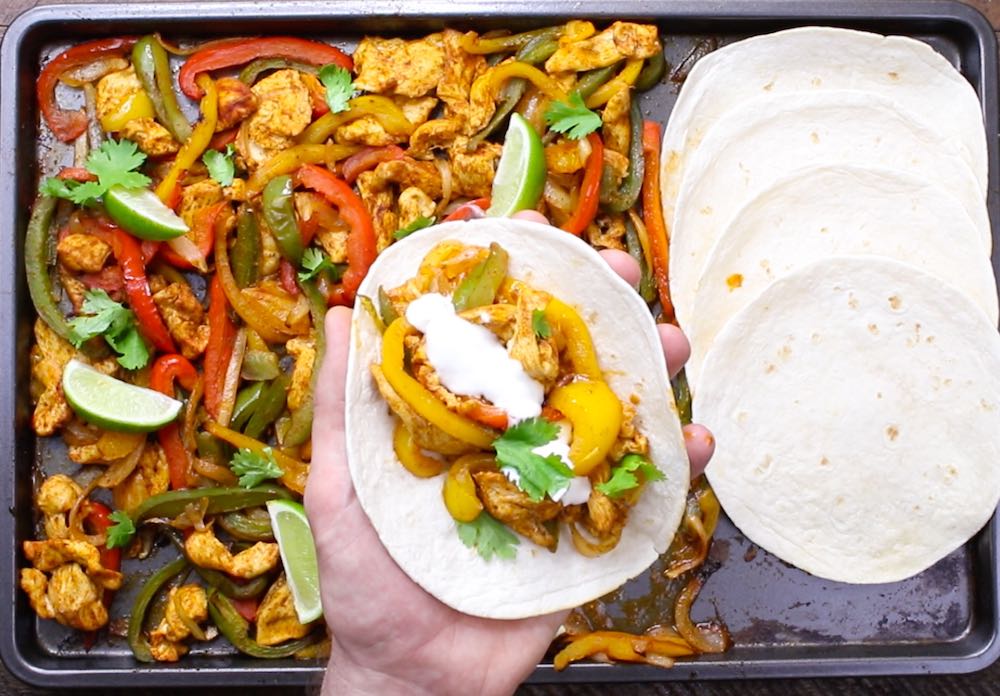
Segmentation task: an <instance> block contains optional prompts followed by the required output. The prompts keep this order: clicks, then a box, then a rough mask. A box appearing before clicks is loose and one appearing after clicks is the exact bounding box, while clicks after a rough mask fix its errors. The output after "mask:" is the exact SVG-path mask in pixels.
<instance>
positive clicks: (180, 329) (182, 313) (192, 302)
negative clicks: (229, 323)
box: [153, 283, 208, 360]
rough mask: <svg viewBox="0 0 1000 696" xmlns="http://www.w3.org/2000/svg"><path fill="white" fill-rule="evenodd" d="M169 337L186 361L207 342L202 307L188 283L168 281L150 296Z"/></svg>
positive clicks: (200, 352)
mask: <svg viewBox="0 0 1000 696" xmlns="http://www.w3.org/2000/svg"><path fill="white" fill-rule="evenodd" d="M153 302H155V303H156V306H157V308H158V309H159V310H160V314H161V315H163V320H164V321H165V322H166V324H167V329H168V330H169V331H170V335H171V337H172V338H173V339H174V340H175V341H176V342H177V344H178V345H179V346H180V351H181V355H183V356H184V357H185V358H188V359H189V360H190V359H192V358H196V357H198V356H199V355H201V354H202V353H203V352H204V351H205V347H206V346H207V345H208V324H206V323H205V321H204V319H205V309H204V308H203V307H202V306H201V303H200V302H199V301H198V298H197V297H195V296H194V292H192V290H191V286H189V285H188V284H187V283H171V284H170V285H168V286H167V287H165V288H163V289H162V290H160V291H159V292H157V293H156V294H155V295H153Z"/></svg>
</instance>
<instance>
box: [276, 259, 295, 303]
mask: <svg viewBox="0 0 1000 696" xmlns="http://www.w3.org/2000/svg"><path fill="white" fill-rule="evenodd" d="M295 273H296V271H295V266H293V265H292V264H291V263H289V262H288V260H286V259H281V264H280V265H279V266H278V279H279V280H280V281H281V287H282V288H284V290H285V292H287V293H288V294H289V295H292V296H293V297H294V296H295V295H298V294H299V284H298V282H297V280H298V278H297V276H296V275H295Z"/></svg>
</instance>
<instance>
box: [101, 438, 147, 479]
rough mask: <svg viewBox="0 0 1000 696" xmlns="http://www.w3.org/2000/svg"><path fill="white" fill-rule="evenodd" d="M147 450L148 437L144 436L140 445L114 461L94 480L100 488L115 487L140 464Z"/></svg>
mask: <svg viewBox="0 0 1000 696" xmlns="http://www.w3.org/2000/svg"><path fill="white" fill-rule="evenodd" d="M145 451H146V439H145V438H143V439H142V440H140V441H139V446H138V447H136V448H135V449H134V450H132V451H131V452H130V453H129V454H128V455H126V456H124V457H122V458H121V459H119V460H117V461H115V462H112V463H111V466H109V467H108V469H107V470H106V471H105V472H104V473H103V474H101V476H100V477H99V478H98V479H97V480H96V481H94V484H95V485H96V486H98V487H100V488H114V487H115V486H117V485H118V484H119V483H121V482H122V481H124V480H125V479H127V478H128V477H129V475H130V474H131V473H132V472H133V471H135V468H136V467H137V466H138V465H139V460H140V459H142V453H143V452H145Z"/></svg>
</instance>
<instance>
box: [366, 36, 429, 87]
mask: <svg viewBox="0 0 1000 696" xmlns="http://www.w3.org/2000/svg"><path fill="white" fill-rule="evenodd" d="M354 70H355V71H356V72H357V77H356V78H354V86H355V87H356V88H357V89H360V90H362V91H365V92H378V93H379V94H399V95H401V96H404V97H423V96H426V95H428V94H430V93H431V92H433V91H434V88H435V87H437V85H438V82H439V81H440V80H441V75H442V73H443V72H444V70H445V49H444V46H443V43H442V37H441V34H431V35H430V36H425V37H424V38H422V39H417V40H415V41H405V40H403V39H381V38H378V37H369V36H366V37H365V38H363V39H362V40H361V43H359V44H358V48H357V50H356V51H354Z"/></svg>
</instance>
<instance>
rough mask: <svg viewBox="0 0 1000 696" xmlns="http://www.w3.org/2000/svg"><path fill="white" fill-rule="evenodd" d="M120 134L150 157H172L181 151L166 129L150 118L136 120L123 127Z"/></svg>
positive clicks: (178, 144)
mask: <svg viewBox="0 0 1000 696" xmlns="http://www.w3.org/2000/svg"><path fill="white" fill-rule="evenodd" d="M119 134H120V135H121V136H122V137H123V138H125V139H127V140H131V141H132V142H134V143H135V144H136V145H138V146H139V149H140V150H142V151H143V152H145V153H146V154H147V155H149V156H150V157H164V156H166V155H172V154H174V153H175V152H177V151H178V150H180V149H181V145H180V143H178V142H177V141H176V140H174V136H172V135H171V134H170V131H168V130H167V129H166V128H164V127H163V126H161V125H160V124H159V123H158V122H157V121H156V120H155V119H152V118H149V117H141V118H134V119H132V120H131V121H129V122H128V123H126V124H125V125H124V126H122V127H121V130H120V131H119Z"/></svg>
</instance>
